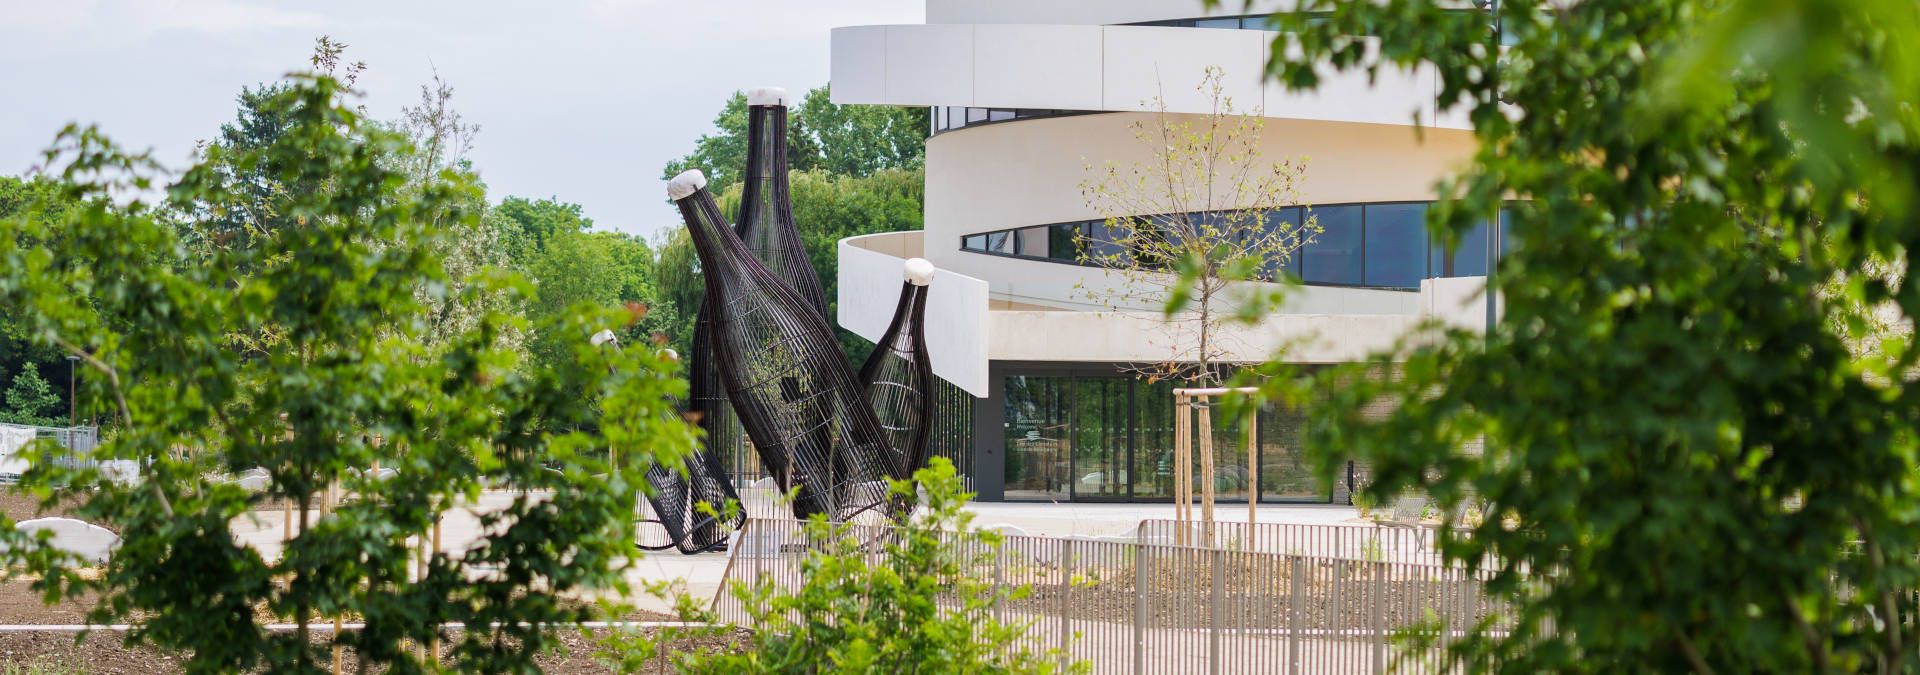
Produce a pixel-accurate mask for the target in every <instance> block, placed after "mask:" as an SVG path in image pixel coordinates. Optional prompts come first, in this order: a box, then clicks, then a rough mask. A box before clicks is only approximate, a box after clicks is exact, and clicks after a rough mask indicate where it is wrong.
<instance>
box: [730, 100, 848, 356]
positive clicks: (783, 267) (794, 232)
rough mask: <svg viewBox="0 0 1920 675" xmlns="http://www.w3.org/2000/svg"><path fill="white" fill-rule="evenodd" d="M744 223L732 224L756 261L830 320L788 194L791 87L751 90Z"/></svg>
mask: <svg viewBox="0 0 1920 675" xmlns="http://www.w3.org/2000/svg"><path fill="white" fill-rule="evenodd" d="M739 220H740V224H739V226H738V227H736V228H734V231H735V232H738V233H739V234H740V241H742V242H744V243H745V244H746V245H747V250H748V251H750V252H752V253H753V257H754V259H755V260H758V261H760V264H761V265H763V266H765V267H766V268H767V271H769V272H772V273H773V276H774V277H775V278H778V279H780V280H781V281H784V282H786V283H787V286H788V287H789V288H792V289H793V291H794V293H796V294H798V295H799V296H800V299H801V300H802V301H804V302H805V304H806V305H807V306H808V307H812V308H813V311H814V312H815V313H817V314H819V315H820V318H822V319H827V318H829V317H828V316H827V294H826V291H825V290H823V288H822V286H821V284H820V275H819V273H818V272H816V271H814V269H813V261H812V260H810V259H808V258H807V249H806V247H805V246H803V245H802V243H801V240H800V228H799V226H798V225H796V224H795V223H794V221H793V198H792V197H791V196H790V195H789V194H788V192H787V90H785V89H780V88H778V87H763V88H760V89H754V90H752V91H749V92H747V173H746V175H745V176H744V178H743V184H742V185H741V190H740V219H739Z"/></svg>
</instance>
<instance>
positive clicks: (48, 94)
mask: <svg viewBox="0 0 1920 675" xmlns="http://www.w3.org/2000/svg"><path fill="white" fill-rule="evenodd" d="M922 17H923V3H921V2H920V1H919V0H680V1H677V2H670V1H663V0H551V1H550V2H536V1H533V0H524V1H518V2H516V1H513V0H460V1H454V0H387V1H385V2H379V1H368V0H344V1H333V0H330V1H329V2H293V1H291V0H278V1H276V0H0V174H4V175H18V174H23V173H26V172H27V171H29V170H30V169H32V168H33V167H34V166H36V165H37V164H38V163H39V161H40V152H41V150H43V149H44V148H45V147H46V146H47V145H48V144H49V142H51V141H52V140H53V137H54V134H56V133H58V132H59V130H60V129H61V128H62V127H63V126H65V125H66V124H68V123H70V122H79V123H83V124H84V123H92V124H98V125H99V126H100V127H101V129H102V130H103V131H104V132H106V133H107V135H109V136H110V137H112V138H113V139H114V140H115V141H116V142H118V143H120V144H121V145H123V146H125V147H129V148H135V149H147V148H151V149H152V150H153V151H154V153H155V156H156V158H158V159H160V160H161V162H162V163H163V164H165V165H166V166H168V167H170V168H175V169H178V168H182V167H184V166H186V165H187V162H188V159H189V157H190V156H191V153H192V150H193V147H194V144H195V143H196V142H197V141H200V140H204V139H210V138H212V137H213V136H214V135H216V134H217V132H218V130H219V128H220V125H221V124H222V123H225V122H228V121H230V120H232V119H233V116H234V108H235V106H234V99H235V97H236V96H237V95H238V94H239V93H240V89H241V88H242V87H245V86H250V85H254V84H258V83H261V82H267V81H271V80H274V79H277V78H279V77H280V76H281V75H284V74H285V73H287V72H289V71H292V70H296V69H300V68H304V67H305V66H306V63H307V58H308V56H309V55H310V54H311V53H312V51H313V44H314V40H315V39H316V38H318V37H319V36H322V35H326V36H330V37H332V38H333V39H334V40H336V41H339V42H344V43H346V44H347V45H349V48H348V50H347V53H346V58H347V59H348V60H353V61H364V62H366V64H367V71H366V72H365V74H363V75H362V76H361V77H360V80H359V85H358V88H359V89H361V90H362V91H364V92H365V98H364V99H363V103H364V104H365V106H366V109H367V111H368V113H369V114H370V115H372V116H374V117H377V118H381V119H393V118H397V117H399V115H400V109H401V107H402V106H409V105H414V104H416V103H417V102H418V100H419V96H420V85H421V84H423V83H426V82H428V81H429V80H430V79H431V78H432V76H433V73H434V72H435V71H436V70H437V71H438V72H439V74H440V76H441V77H442V78H444V79H446V80H447V81H448V82H449V83H450V84H451V85H452V86H453V88H454V97H453V103H454V107H455V108H456V109H457V110H458V111H459V112H460V114H461V115H462V116H463V117H464V118H465V119H466V121H468V122H470V123H476V124H479V125H480V133H479V136H478V139H477V141H476V143H475V147H474V149H473V152H472V153H471V158H472V160H473V162H474V165H475V167H476V168H477V169H478V170H479V172H480V175H481V178H482V179H483V180H484V181H486V183H487V186H488V197H489V198H490V199H493V200H496V201H497V200H499V199H500V198H501V197H503V196H506V195H517V196H523V197H531V198H539V197H556V198H558V199H561V200H563V201H570V202H576V203H579V204H580V205H581V206H582V207H583V208H584V210H585V213H586V215H587V216H588V217H590V218H592V219H593V221H594V223H595V226H596V228H597V229H603V230H620V231H624V232H630V233H634V234H638V235H641V236H648V237H650V236H651V235H653V233H655V232H657V231H659V230H661V229H663V228H666V227H668V226H670V225H672V224H674V223H676V222H677V220H678V215H677V214H676V213H675V212H674V211H673V209H672V208H670V207H669V206H668V205H667V204H666V203H665V202H664V201H663V200H664V198H665V197H664V195H665V181H663V180H662V179H661V178H660V172H661V167H662V166H663V165H664V164H665V163H666V162H667V161H669V160H671V159H675V158H678V157H680V156H682V155H685V154H686V153H687V152H689V151H690V150H692V148H693V143H694V140H695V139H697V138H698V137H699V136H700V135H701V134H703V133H708V132H710V131H711V130H712V128H713V124H712V122H713V117H714V115H715V114H717V113H718V112H719V110H720V106H721V105H722V104H723V103H725V101H726V98H727V96H729V95H730V94H731V93H732V92H734V91H736V90H743V89H748V88H751V87H758V86H778V87H786V88H787V89H788V90H790V91H793V92H794V93H795V95H796V96H798V95H800V94H801V93H803V92H805V91H806V90H808V89H812V88H814V87H817V86H820V85H822V84H825V83H826V82H827V75H828V70H829V64H828V52H829V47H830V42H829V37H828V31H829V30H831V29H832V28H834V27H837V26H852V25H862V24H885V23H920V22H921V21H922Z"/></svg>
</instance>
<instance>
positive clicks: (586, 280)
mask: <svg viewBox="0 0 1920 675" xmlns="http://www.w3.org/2000/svg"><path fill="white" fill-rule="evenodd" d="M618 272H619V271H618V270H617V269H615V267H614V263H613V256H612V254H611V253H610V252H609V251H608V250H607V248H606V247H604V246H601V245H599V242H597V241H595V239H594V237H593V236H592V235H590V234H586V233H582V232H565V233H562V234H560V235H558V236H555V237H554V238H553V239H551V240H549V241H548V242H547V245H546V250H544V251H542V252H541V253H540V257H539V258H538V259H537V260H535V261H534V263H533V267H532V269H531V270H530V274H529V276H530V277H531V278H532V280H533V283H534V288H535V293H534V299H533V304H532V305H531V306H530V307H529V308H528V311H527V314H528V317H529V318H531V319H533V320H534V321H535V322H538V323H545V324H550V325H551V324H561V323H564V322H565V319H566V318H567V316H568V315H569V314H571V313H572V312H574V311H575V310H576V308H578V307H580V306H583V305H585V306H592V307H608V306H612V305H614V304H616V303H618V302H619V301H620V276H619V273H618ZM620 323H621V325H624V324H625V323H626V322H624V321H623V322H620ZM592 332H593V331H588V332H587V333H581V334H572V333H556V332H541V333H537V334H535V335H534V336H533V339H532V341H531V342H530V343H529V345H528V347H529V348H530V349H531V350H532V351H533V356H534V363H535V365H537V366H541V367H550V366H551V365H553V364H554V363H555V362H557V361H560V360H564V359H569V358H572V351H573V348H574V346H575V345H576V344H578V343H579V341H580V340H582V339H585V336H587V335H590V334H592Z"/></svg>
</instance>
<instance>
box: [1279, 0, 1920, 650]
mask: <svg viewBox="0 0 1920 675" xmlns="http://www.w3.org/2000/svg"><path fill="white" fill-rule="evenodd" d="M1491 7H1492V8H1495V10H1496V11H1490V12H1488V11H1461V10H1459V9H1457V8H1455V6H1453V5H1449V4H1445V3H1429V2H1393V3H1376V2H1350V1H1334V0H1310V1H1308V2H1302V3H1300V4H1299V6H1298V8H1297V10H1298V11H1297V13H1294V14H1288V15H1282V16H1281V17H1279V18H1281V19H1283V20H1284V21H1283V23H1282V24H1281V29H1282V30H1283V31H1286V32H1282V33H1281V34H1280V35H1281V36H1282V37H1280V38H1279V39H1278V40H1277V41H1276V42H1275V43H1274V44H1273V51H1272V54H1273V67H1274V71H1275V74H1276V75H1277V76H1278V77H1279V78H1280V79H1281V80H1282V81H1283V82H1285V83H1286V84H1288V85H1290V86H1294V87H1306V88H1311V87H1313V86H1314V85H1315V84H1316V83H1317V82H1318V81H1319V79H1320V78H1321V77H1322V76H1323V75H1324V74H1325V73H1327V72H1330V71H1337V70H1363V71H1367V72H1372V71H1374V70H1376V69H1378V68H1384V67H1408V66H1422V67H1431V68H1433V69H1434V72H1435V73H1437V76H1438V80H1439V82H1438V84H1439V86H1438V94H1439V100H1441V101H1442V102H1458V103H1457V105H1459V106H1461V107H1463V108H1464V112H1465V113H1466V114H1467V119H1469V120H1471V123H1472V125H1473V131H1474V133H1475V135H1476V137H1477V138H1478V141H1479V149H1478V151H1477V153H1476V155H1475V157H1474V159H1473V161H1472V163H1471V165H1470V166H1468V167H1467V168H1466V169H1465V170H1464V172H1463V173H1462V174H1460V175H1458V176H1456V177H1453V178H1451V179H1448V180H1446V181H1444V182H1442V184H1441V185H1440V192H1441V194H1443V195H1447V196H1448V197H1449V199H1446V200H1443V201H1441V202H1440V203H1438V204H1437V205H1436V206H1435V208H1434V209H1432V210H1431V211H1430V212H1429V218H1430V227H1431V228H1432V229H1433V231H1434V232H1435V233H1436V235H1437V236H1440V237H1441V238H1442V239H1443V240H1452V241H1458V238H1459V237H1460V236H1461V235H1462V234H1463V233H1465V232H1467V231H1468V230H1469V229H1470V228H1471V227H1473V226H1474V225H1475V224H1476V223H1484V222H1489V221H1493V220H1494V219H1496V218H1499V217H1500V215H1501V211H1502V209H1503V208H1504V209H1508V210H1509V211H1510V216H1509V217H1508V220H1507V223H1506V224H1507V225H1508V227H1509V228H1510V229H1511V241H1510V242H1509V252H1508V253H1507V254H1506V255H1505V256H1504V257H1503V258H1501V259H1500V260H1499V261H1498V265H1497V266H1494V267H1493V268H1492V269H1493V271H1494V274H1493V277H1492V285H1493V287H1494V288H1495V289H1496V290H1497V291H1498V293H1499V298H1498V299H1499V303H1500V306H1501V307H1502V309H1503V311H1504V315H1503V316H1502V318H1501V319H1500V321H1499V322H1497V323H1496V324H1495V325H1494V326H1492V327H1491V329H1490V331H1489V332H1488V333H1487V334H1485V335H1481V334H1479V333H1478V332H1477V331H1448V332H1445V333H1444V334H1443V337H1442V338H1441V339H1439V340H1438V341H1432V340H1428V341H1423V342H1422V343H1420V344H1419V345H1418V346H1410V347H1407V348H1404V349H1401V350H1398V351H1397V352H1396V353H1393V354H1386V355H1381V356H1380V357H1378V358H1376V359H1374V360H1373V361H1372V362H1371V363H1367V364H1359V365H1356V366H1353V367H1351V368H1344V369H1339V370H1337V371H1335V372H1332V373H1328V376H1329V377H1341V376H1343V375H1344V376H1354V375H1363V374H1364V371H1365V370H1367V369H1369V368H1386V367H1392V368H1394V370H1395V371H1397V372H1398V373H1399V375H1398V376H1397V377H1396V378H1394V379H1390V380H1389V379H1371V378H1364V377H1349V378H1348V379H1346V380H1345V381H1344V382H1342V383H1341V384H1340V386H1336V387H1329V388H1326V389H1325V391H1326V392H1327V394H1328V395H1329V397H1330V399H1331V400H1330V401H1329V403H1328V404H1327V405H1325V406H1323V407H1322V408H1320V409H1319V410H1317V411H1316V415H1315V418H1316V419H1315V421H1314V424H1313V425H1312V427H1311V428H1312V447H1313V448H1314V449H1315V450H1316V451H1317V452H1318V453H1319V455H1320V456H1321V457H1323V458H1325V459H1328V460H1334V461H1338V460H1343V459H1346V458H1347V457H1349V456H1352V457H1359V458H1363V459H1366V460H1368V461H1370V462H1371V463H1372V469H1373V482H1372V484H1371V485H1370V486H1369V487H1368V489H1369V490H1370V491H1372V492H1373V493H1374V494H1375V495H1376V496H1378V497H1382V498H1384V497H1387V496H1390V495H1393V494H1396V493H1397V492H1399V491H1401V490H1404V489H1408V488H1416V489H1420V490H1423V491H1425V492H1426V493H1428V494H1430V495H1431V496H1432V497H1433V498H1434V499H1435V500H1437V501H1438V502H1439V505H1440V506H1441V507H1442V509H1441V511H1442V512H1443V513H1446V514H1449V516H1451V515H1452V514H1454V513H1455V507H1456V506H1459V505H1461V504H1462V503H1464V502H1466V501H1468V500H1470V499H1471V500H1475V501H1478V502H1480V503H1482V504H1483V505H1484V507H1485V509H1486V513H1487V517H1486V518H1485V519H1483V520H1480V521H1478V522H1470V521H1457V520H1456V521H1453V522H1452V523H1451V524H1452V525H1454V526H1456V528H1450V529H1448V530H1445V532H1446V533H1447V534H1446V535H1445V536H1444V537H1443V542H1442V544H1443V551H1444V552H1445V553H1446V554H1447V555H1448V556H1449V557H1450V558H1452V559H1454V560H1456V561H1462V562H1464V563H1465V564H1468V565H1475V566H1485V567H1490V568H1492V570H1493V572H1494V573H1495V576H1494V577H1493V580H1492V581H1491V582H1489V583H1488V584H1487V589H1488V591H1489V592H1490V593H1492V594H1493V595H1494V596H1496V597H1497V598H1498V599H1499V600H1500V601H1501V602H1503V603H1505V604H1506V605H1508V606H1509V607H1510V612H1509V615H1508V617H1507V618H1505V619H1504V620H1503V621H1501V622H1500V624H1499V625H1498V626H1495V625H1493V624H1491V623H1483V624H1482V625H1480V626H1478V627H1477V630H1476V631H1474V633H1473V634H1472V635H1470V636H1468V637H1467V638H1465V639H1461V640H1457V641H1454V642H1452V643H1451V653H1452V655H1453V656H1454V657H1455V658H1456V659H1457V660H1458V661H1459V663H1457V664H1455V666H1456V667H1458V668H1460V669H1464V670H1472V671H1495V670H1497V671H1501V672H1602V671H1647V672H1679V671H1694V672H1703V673H1705V672H1841V671H1845V672H1862V671H1868V670H1872V671H1878V672H1911V671H1912V670H1914V669H1915V667H1916V665H1920V664H1916V661H1915V659H1914V656H1913V650H1914V646H1915V645H1920V620H1916V616H1920V614H1917V613H1916V612H1917V611H1920V606H1916V605H1915V602H1914V599H1913V594H1912V590H1913V588H1914V580H1915V579H1916V578H1920V446H1917V445H1916V440H1917V439H1920V433H1916V432H1920V429H1916V427H1915V420H1920V398H1916V395H1920V389H1916V388H1915V387H1914V380H1913V378H1912V377H1911V375H1910V374H1911V372H1912V370H1911V369H1912V366H1913V364H1914V363H1915V362H1916V361H1917V360H1920V348H1916V347H1915V346H1914V344H1913V343H1912V342H1911V341H1910V340H1907V339H1905V338H1902V337H1897V336H1896V337H1894V339H1889V340H1886V341H1884V342H1881V343H1879V344H1878V345H1877V346H1876V348H1875V349H1871V350H1859V351H1854V350H1849V348H1848V347H1849V345H1848V338H1849V337H1850V336H1857V335H1860V334H1862V333H1863V332H1864V329H1865V327H1866V326H1867V325H1868V324H1869V322H1870V321H1871V319H1872V317H1868V316H1863V315H1862V313H1863V312H1867V311H1871V310H1872V309H1873V308H1877V307H1884V306H1891V307H1895V308H1897V309H1896V310H1894V311H1896V312H1897V314H1898V315H1899V318H1900V322H1901V323H1910V322H1911V319H1912V317H1914V316H1915V315H1916V312H1920V284H1914V283H1911V282H1910V280H1911V279H1912V278H1913V277H1912V275H1911V274H1908V271H1909V270H1908V269H1907V265H1908V262H1907V261H1910V260H1912V255H1911V253H1912V251H1913V247H1914V246H1915V245H1920V229H1917V228H1915V227H1913V223H1914V222H1915V221H1914V218H1913V215H1914V211H1913V210H1914V209H1915V208H1917V207H1920V182H1916V181H1917V179H1920V171H1917V170H1916V169H1915V167H1917V166H1920V162H1917V161H1916V160H1917V159H1920V118H1916V117H1915V116H1914V114H1913V111H1914V110H1915V107H1916V104H1920V100H1917V99H1920V58H1916V56H1915V51H1914V46H1913V44H1912V41H1911V40H1910V39H1908V38H1909V37H1910V36H1911V35H1913V34H1914V33H1915V32H1916V31H1920V7H1917V6H1916V5H1914V4H1913V3H1909V2H1884V1H1881V0H1838V1H1836V2H1799V1H1790V2H1782V3H1771V2H1753V1H1745V0H1735V1H1728V2H1722V1H1717V0H1632V1H1622V0H1594V1H1589V2H1579V3H1558V2H1544V1H1535V0H1501V1H1500V2H1496V3H1492V4H1491ZM1355 35H1367V36H1374V37H1375V38H1376V39H1370V40H1356V39H1353V38H1352V37H1351V36H1355ZM1510 199H1512V200H1515V201H1508V200H1510ZM1889 267H1891V269H1889ZM1836 285H1837V286H1838V288H1839V290H1838V291H1837V292H1835V291H1832V290H1831V289H1833V288H1834V287H1835V286H1836ZM1889 303H1890V304H1889ZM1836 326H1851V327H1853V328H1854V329H1850V330H1846V331H1842V330H1837V329H1836ZM1282 371H1283V369H1282V368H1280V367H1278V366H1274V367H1271V372H1272V373H1273V374H1279V373H1280V372H1282ZM1340 371H1346V372H1340ZM1293 381H1294V380H1292V379H1291V378H1283V379H1280V380H1277V381H1276V384H1275V386H1274V390H1275V391H1274V392H1273V393H1274V394H1276V395H1286V396H1297V395H1299V394H1300V393H1301V392H1300V391H1298V390H1293V389H1283V388H1282V387H1280V386H1279V384H1281V383H1290V382H1293ZM1381 401H1385V402H1388V403H1391V404H1393V406H1394V411H1393V412H1392V413H1391V414H1389V415H1387V416H1385V417H1384V418H1382V419H1370V417H1369V416H1368V415H1366V414H1364V413H1363V410H1364V409H1365V408H1367V407H1368V406H1369V405H1370V404H1374V403H1377V402H1381ZM1481 439H1484V441H1485V444H1484V450H1481V451H1478V452H1469V451H1466V450H1465V449H1464V448H1466V447H1467V446H1469V445H1479V443H1478V441H1480V440H1481ZM1450 520H1451V518H1450Z"/></svg>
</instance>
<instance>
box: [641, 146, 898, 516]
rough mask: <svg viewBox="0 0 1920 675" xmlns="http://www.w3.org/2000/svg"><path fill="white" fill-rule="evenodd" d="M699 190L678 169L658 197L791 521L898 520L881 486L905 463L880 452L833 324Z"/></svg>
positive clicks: (690, 175) (881, 434) (695, 179)
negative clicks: (676, 219)
mask: <svg viewBox="0 0 1920 675" xmlns="http://www.w3.org/2000/svg"><path fill="white" fill-rule="evenodd" d="M706 183H707V181H706V177H705V176H704V175H702V174H701V173H700V172H699V171H687V172H685V173H682V174H680V175H679V176H676V177H674V179H673V181H672V182H670V183H669V184H668V186H667V194H668V196H669V197H671V198H672V199H673V201H674V203H675V204H676V205H678V206H679V208H680V214H681V217H682V218H683V219H685V221H686V223H687V230H688V232H690V233H692V235H693V245H694V250H695V252H696V253H697V254H698V256H699V258H700V267H701V269H702V270H704V271H705V273H706V296H705V303H706V306H707V307H708V314H709V316H710V317H711V326H712V332H711V337H712V339H711V342H710V344H711V346H712V350H713V352H712V354H713V358H714V363H715V364H716V365H718V366H719V371H720V379H721V381H722V382H723V383H724V384H725V388H726V392H727V398H728V400H730V401H731V402H732V403H733V408H734V411H735V413H736V414H737V415H738V416H739V418H740V422H741V425H742V426H744V427H745V428H746V432H747V436H748V437H749V438H751V439H752V440H753V443H754V446H755V448H756V450H758V451H759V454H760V458H761V462H762V463H763V465H765V466H766V468H767V469H768V470H769V472H770V473H772V474H773V475H774V478H775V479H776V480H777V481H778V482H779V483H780V485H781V487H782V488H784V489H789V490H794V489H796V488H797V490H796V492H797V499H796V500H795V504H794V514H795V515H796V516H801V517H805V516H809V515H812V514H814V513H822V514H826V515H827V516H828V517H830V518H833V519H835V520H847V519H851V518H853V517H855V516H857V515H859V514H861V513H863V512H866V511H869V510H873V509H875V508H882V509H883V510H886V511H888V512H889V515H898V511H897V509H899V508H903V507H904V505H901V504H897V503H895V502H894V501H893V500H890V499H888V498H887V484H886V480H887V479H890V478H891V479H904V478H906V477H907V475H908V473H907V471H906V461H905V458H904V457H903V456H902V455H901V453H900V452H899V451H898V450H896V449H894V448H893V447H892V446H891V445H890V444H888V443H887V438H886V433H885V431H883V430H882V429H881V427H880V423H879V421H878V420H877V419H876V418H875V417H874V415H873V411H872V409H870V408H869V407H868V406H867V400H866V396H865V392H864V389H863V388H862V387H861V386H860V383H859V381H858V380H857V379H856V378H855V375H854V372H853V369H852V368H851V367H849V366H848V365H847V362H846V358H845V357H844V356H843V355H842V354H841V353H840V348H839V345H838V344H837V343H836V341H835V340H834V336H833V329H832V327H831V326H830V325H828V324H827V322H826V319H825V318H824V317H823V316H822V314H821V313H820V312H818V311H816V310H815V309H814V308H812V307H809V306H808V303H807V301H805V300H803V299H802V298H801V297H800V295H799V293H797V292H795V291H794V290H793V289H792V288H791V287H790V286H789V285H788V284H787V283H786V282H785V281H784V280H782V279H780V278H779V277H776V276H775V275H774V274H773V272H771V271H770V270H768V269H767V267H766V266H765V265H762V264H761V263H760V262H759V260H758V259H757V258H756V257H755V256H754V255H753V253H752V252H751V251H749V250H748V249H747V246H746V244H745V242H743V241H741V239H740V237H739V236H738V235H737V234H735V232H734V231H733V229H732V228H730V227H727V224H726V221H725V218H724V217H723V216H722V215H721V213H720V207H719V205H717V204H715V203H714V201H713V195H712V194H711V193H709V192H707V190H706Z"/></svg>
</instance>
